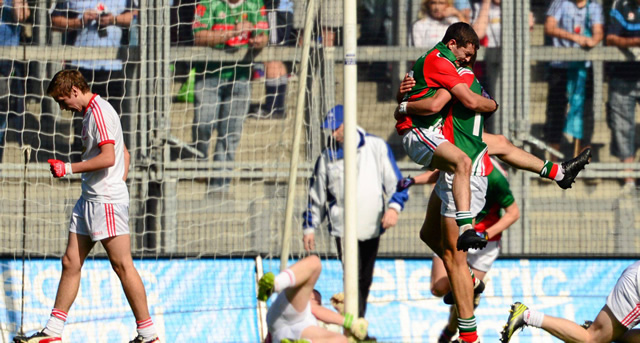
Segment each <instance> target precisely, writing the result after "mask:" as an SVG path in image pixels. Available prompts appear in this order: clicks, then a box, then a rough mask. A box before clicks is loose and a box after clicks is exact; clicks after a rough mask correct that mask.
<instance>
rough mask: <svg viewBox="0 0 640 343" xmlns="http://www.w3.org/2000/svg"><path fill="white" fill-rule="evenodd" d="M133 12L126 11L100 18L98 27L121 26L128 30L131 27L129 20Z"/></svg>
mask: <svg viewBox="0 0 640 343" xmlns="http://www.w3.org/2000/svg"><path fill="white" fill-rule="evenodd" d="M134 13H137V11H135V12H131V11H127V12H124V13H120V14H118V15H116V16H114V15H113V14H111V13H108V14H104V15H101V16H100V27H107V26H110V25H115V26H121V27H126V28H128V27H129V26H131V20H132V19H133V15H134Z"/></svg>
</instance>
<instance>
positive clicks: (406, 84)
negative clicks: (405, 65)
mask: <svg viewBox="0 0 640 343" xmlns="http://www.w3.org/2000/svg"><path fill="white" fill-rule="evenodd" d="M415 85H416V80H415V79H414V78H413V77H410V76H409V73H407V74H404V79H402V82H400V88H398V93H397V94H396V100H397V101H398V103H401V102H402V100H404V95H405V94H407V93H408V92H409V91H410V90H411V88H413V86H415Z"/></svg>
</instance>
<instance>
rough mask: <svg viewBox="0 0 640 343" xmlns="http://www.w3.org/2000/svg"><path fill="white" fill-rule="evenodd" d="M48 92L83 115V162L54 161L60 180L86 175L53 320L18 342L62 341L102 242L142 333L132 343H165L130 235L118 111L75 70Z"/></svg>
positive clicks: (124, 153)
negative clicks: (88, 263)
mask: <svg viewBox="0 0 640 343" xmlns="http://www.w3.org/2000/svg"><path fill="white" fill-rule="evenodd" d="M47 93H48V94H49V95H50V96H51V97H52V98H53V99H54V100H55V101H56V102H57V103H58V104H59V105H60V108H61V109H63V110H70V111H74V112H77V113H79V114H82V115H83V119H82V125H83V129H82V133H83V134H82V146H83V149H84V151H83V153H82V161H81V162H77V163H69V162H67V163H65V162H63V161H60V160H53V159H52V160H49V163H50V164H51V174H53V177H55V178H61V177H64V176H67V175H72V174H77V173H82V196H81V197H80V199H79V200H78V202H77V203H76V205H75V207H74V208H73V213H72V214H71V221H70V224H69V241H68V243H67V249H66V252H65V254H64V256H63V257H62V275H61V276H60V283H59V285H58V292H57V294H56V300H55V303H54V306H53V310H52V311H51V316H50V317H49V321H48V322H47V325H46V326H45V327H44V329H43V330H42V331H40V332H37V333H35V334H34V335H32V336H30V337H25V336H16V337H15V338H14V339H13V340H14V342H16V343H36V342H39V343H49V342H61V341H62V338H61V336H62V331H63V329H64V324H65V322H66V320H67V312H69V309H70V308H71V305H72V304H73V302H74V300H75V298H76V296H77V294H78V288H79V287H80V277H81V269H82V265H83V264H84V261H85V259H86V258H87V255H88V254H89V252H90V251H91V249H92V248H93V246H94V245H95V243H96V242H98V241H99V242H100V243H102V246H103V247H104V249H105V250H106V252H107V255H108V257H109V262H111V266H112V267H113V270H114V271H115V272H116V274H117V275H118V278H119V279H120V282H121V283H122V289H123V290H124V293H125V295H126V297H127V300H128V301H129V305H130V306H131V310H132V311H133V315H134V317H135V319H136V323H137V331H138V335H137V337H136V338H134V339H133V340H132V341H131V342H129V343H152V342H160V340H159V339H158V336H157V332H156V328H155V326H154V324H153V321H152V320H151V316H150V315H149V309H148V307H147V296H146V293H145V289H144V284H143V283H142V279H141V278H140V275H139V274H138V271H137V270H136V268H135V267H134V265H133V259H132V257H131V241H130V236H129V191H128V189H127V185H126V183H125V180H126V179H127V174H128V171H129V158H130V156H129V152H128V151H127V148H126V146H125V145H124V142H123V139H122V127H121V125H120V118H119V116H118V113H116V111H115V110H114V109H113V107H112V106H111V105H109V103H108V102H107V101H105V100H103V99H102V98H101V97H100V96H99V95H97V94H93V93H92V92H91V89H90V88H89V85H88V84H87V82H86V81H85V79H84V78H83V77H82V74H80V72H78V71H76V70H63V71H60V72H58V73H57V74H56V75H55V76H54V77H53V79H52V80H51V83H50V84H49V87H48V89H47Z"/></svg>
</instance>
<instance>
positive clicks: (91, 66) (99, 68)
mask: <svg viewBox="0 0 640 343" xmlns="http://www.w3.org/2000/svg"><path fill="white" fill-rule="evenodd" d="M136 5H137V2H136V3H135V4H134V3H133V0H102V1H98V0H89V1H84V0H64V1H60V2H58V3H57V5H56V7H55V9H54V11H53V12H52V13H51V24H52V26H53V28H54V29H57V30H60V31H62V32H64V33H65V34H66V37H65V42H66V44H73V45H74V46H83V47H105V48H106V47H110V48H117V47H120V42H121V40H122V33H123V30H122V29H123V28H129V26H130V24H131V21H132V19H133V16H134V15H137V10H135V9H134V7H135V6H136ZM123 66H124V63H123V61H122V60H121V59H110V60H74V61H71V62H69V65H68V68H69V69H77V70H78V71H80V73H82V76H83V77H84V78H85V80H87V82H88V83H89V86H90V87H91V89H92V91H93V92H95V93H96V94H99V95H100V96H101V97H104V98H105V99H107V101H109V104H111V106H113V108H114V109H115V110H116V112H117V113H120V114H122V101H123V98H124V95H125V74H124V68H123ZM123 122H124V123H123V125H122V126H123V130H124V133H125V135H124V137H125V144H126V145H130V143H129V139H128V138H129V135H128V134H127V133H128V131H130V130H131V127H130V125H128V123H129V120H127V119H125V120H123ZM73 130H74V135H75V138H74V140H73V146H72V148H71V151H74V152H78V151H82V142H81V139H80V137H81V136H82V131H81V130H82V118H81V117H80V118H74V121H73ZM79 160H80V155H76V156H73V157H72V161H79Z"/></svg>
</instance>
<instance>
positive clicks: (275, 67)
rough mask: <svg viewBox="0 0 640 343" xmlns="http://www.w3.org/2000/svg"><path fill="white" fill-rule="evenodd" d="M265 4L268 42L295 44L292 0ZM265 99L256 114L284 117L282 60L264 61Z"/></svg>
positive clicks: (286, 77) (284, 70)
mask: <svg viewBox="0 0 640 343" xmlns="http://www.w3.org/2000/svg"><path fill="white" fill-rule="evenodd" d="M265 5H266V7H267V10H268V12H267V13H268V14H267V18H268V20H269V44H270V45H281V46H295V45H296V34H295V32H294V31H293V1H292V0H267V1H265ZM264 66H265V69H266V71H265V73H266V77H267V80H266V81H265V89H266V99H265V103H264V104H263V105H262V107H261V108H260V110H259V111H258V114H259V115H260V116H270V117H272V118H284V117H285V96H286V94H287V82H288V80H289V73H288V72H287V66H286V65H285V64H284V62H282V61H269V62H265V64H264Z"/></svg>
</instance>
